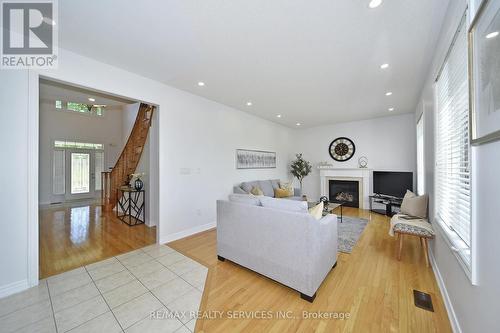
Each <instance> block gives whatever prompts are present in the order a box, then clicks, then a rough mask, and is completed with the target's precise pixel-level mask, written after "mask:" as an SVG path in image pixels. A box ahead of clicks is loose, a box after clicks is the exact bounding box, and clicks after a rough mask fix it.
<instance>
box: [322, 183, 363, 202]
mask: <svg viewBox="0 0 500 333" xmlns="http://www.w3.org/2000/svg"><path fill="white" fill-rule="evenodd" d="M328 187H329V191H328V193H329V198H328V200H330V202H336V203H344V206H348V207H356V208H359V182H358V181H355V180H337V179H330V180H328Z"/></svg>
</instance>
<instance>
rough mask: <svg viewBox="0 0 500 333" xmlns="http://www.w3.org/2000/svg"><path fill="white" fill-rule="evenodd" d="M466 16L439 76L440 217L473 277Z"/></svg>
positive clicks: (437, 149) (463, 264) (438, 202)
mask: <svg viewBox="0 0 500 333" xmlns="http://www.w3.org/2000/svg"><path fill="white" fill-rule="evenodd" d="M465 22H466V19H465V16H464V18H463V19H462V22H461V23H460V27H459V29H458V31H457V33H456V35H455V39H454V41H453V43H452V46H451V48H450V51H449V53H448V55H447V57H446V59H445V62H444V64H443V67H442V68H441V72H440V74H439V76H438V78H437V80H436V102H437V105H436V106H437V112H436V219H437V222H438V223H440V224H441V225H442V226H443V230H444V231H445V233H446V235H447V236H448V237H447V239H448V240H449V241H450V243H451V244H450V245H451V246H452V249H453V252H454V253H455V254H456V255H457V258H459V261H460V263H461V264H462V267H464V268H465V270H466V272H467V273H468V276H469V277H470V278H471V276H472V274H471V251H470V249H471V178H470V177H471V171H470V167H471V165H470V145H469V93H468V76H467V30H466V25H465Z"/></svg>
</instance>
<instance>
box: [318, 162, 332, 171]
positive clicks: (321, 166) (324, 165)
mask: <svg viewBox="0 0 500 333" xmlns="http://www.w3.org/2000/svg"><path fill="white" fill-rule="evenodd" d="M328 168H333V164H331V163H328V162H326V161H325V162H319V163H318V169H328Z"/></svg>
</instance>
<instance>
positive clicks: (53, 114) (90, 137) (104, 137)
mask: <svg viewBox="0 0 500 333" xmlns="http://www.w3.org/2000/svg"><path fill="white" fill-rule="evenodd" d="M39 136H40V148H39V149H40V152H39V154H40V171H39V179H40V187H39V201H40V204H49V203H51V202H59V201H64V195H62V196H61V195H53V194H52V151H53V145H54V140H60V139H66V140H74V141H79V142H92V143H102V144H104V154H105V163H104V169H105V170H108V168H109V167H113V166H114V165H115V163H116V160H117V158H118V156H119V155H120V152H121V150H122V148H123V143H122V140H123V138H122V136H123V133H122V110H121V109H119V108H107V109H106V110H105V111H104V116H103V117H96V116H90V115H85V114H78V113H76V112H68V111H61V110H56V108H55V106H54V103H51V102H48V101H47V102H41V103H40V135H39ZM96 177H100V175H96Z"/></svg>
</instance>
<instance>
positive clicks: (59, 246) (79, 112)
mask: <svg viewBox="0 0 500 333" xmlns="http://www.w3.org/2000/svg"><path fill="white" fill-rule="evenodd" d="M144 105H146V104H144V103H141V102H139V101H136V100H133V99H127V98H122V97H116V96H114V95H112V94H107V93H103V92H98V91H95V90H92V89H87V88H81V87H77V86H74V85H71V84H68V83H62V82H55V81H51V80H48V79H43V78H40V79H39V177H38V179H39V184H38V189H39V193H38V196H39V278H40V279H44V278H47V277H49V276H52V275H56V274H60V273H63V272H65V271H69V270H72V269H75V268H78V267H81V266H84V265H88V264H91V263H94V262H97V261H101V260H103V259H106V258H109V257H113V256H116V255H118V254H121V253H125V252H129V251H132V250H134V249H138V248H141V247H144V246H146V245H150V244H154V243H155V242H156V238H157V227H156V225H155V224H156V223H155V222H156V221H154V219H152V218H151V216H150V214H149V211H150V207H151V206H150V205H151V203H150V202H151V198H152V197H155V196H156V197H157V196H158V193H156V190H155V186H153V184H151V178H150V175H151V174H153V173H155V172H157V165H155V161H156V160H157V158H156V156H154V155H155V154H157V152H156V150H155V152H153V151H152V149H151V147H152V146H153V147H157V143H156V142H154V141H155V140H157V136H156V135H152V134H151V132H152V129H151V128H152V127H154V126H155V124H154V122H155V118H154V116H153V118H152V119H151V120H150V123H149V126H148V127H146V129H145V130H144V129H142V132H141V133H142V135H141V140H143V141H142V142H140V143H137V142H135V143H134V149H135V150H134V153H135V155H134V156H133V162H134V163H132V164H131V163H130V162H127V161H126V162H127V163H128V164H127V166H128V168H126V169H123V168H121V167H120V168H121V169H120V170H122V169H123V170H126V172H127V174H123V175H120V176H121V178H125V180H126V181H123V180H122V181H121V182H120V184H119V185H120V186H126V185H128V183H127V181H130V182H133V181H135V180H137V178H140V179H141V181H140V183H141V184H142V185H143V187H142V188H140V189H133V190H138V191H142V193H143V195H142V197H141V198H142V199H141V200H142V202H140V203H138V204H139V205H143V207H145V209H144V212H143V213H142V214H143V215H142V216H141V218H142V221H143V222H144V223H143V224H142V223H141V224H139V225H134V226H129V225H127V224H125V223H124V222H122V221H121V220H120V219H119V218H118V217H117V215H121V214H123V211H120V210H119V209H118V208H117V206H116V205H113V206H112V207H111V208H110V207H109V205H108V206H105V207H106V208H107V209H104V207H103V204H102V200H101V198H102V196H103V191H111V192H114V191H115V188H106V189H105V188H104V186H105V184H104V183H103V179H105V178H104V175H105V174H110V173H112V172H113V169H115V168H116V167H117V165H118V162H119V161H120V160H123V155H124V152H125V151H127V152H128V151H129V150H130V149H129V148H127V147H128V146H129V141H130V140H129V138H131V137H132V135H133V134H134V133H135V132H134V131H135V127H136V124H137V123H138V122H137V119H136V118H138V117H139V114H140V112H141V107H143V106H144ZM151 108H152V109H154V106H151ZM151 116H152V115H151ZM137 147H140V150H137ZM125 155H126V154H125ZM120 163H122V164H123V162H120ZM130 165H133V167H131V166H130ZM121 173H122V172H121ZM131 174H134V175H136V176H135V178H132V177H131V176H130V175H131ZM137 175H139V176H137ZM129 176H130V179H129ZM132 184H133V183H132ZM115 185H116V184H115ZM150 185H151V186H150ZM117 209H118V212H117ZM117 213H119V214H117Z"/></svg>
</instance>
